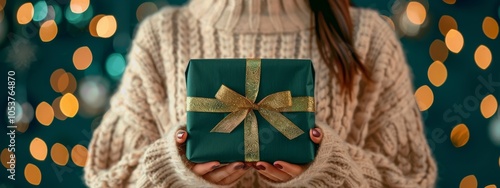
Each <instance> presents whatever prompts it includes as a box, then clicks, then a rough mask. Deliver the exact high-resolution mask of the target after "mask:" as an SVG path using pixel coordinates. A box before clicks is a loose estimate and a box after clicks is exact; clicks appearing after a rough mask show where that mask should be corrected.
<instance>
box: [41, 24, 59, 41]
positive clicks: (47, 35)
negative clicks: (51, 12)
mask: <svg viewBox="0 0 500 188" xmlns="http://www.w3.org/2000/svg"><path fill="white" fill-rule="evenodd" d="M56 36H57V23H56V22H55V21H54V20H48V21H46V22H44V23H43V24H42V26H41V27H40V39H41V40H42V41H43V42H50V41H52V40H54V38H56Z"/></svg>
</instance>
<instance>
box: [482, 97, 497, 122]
mask: <svg viewBox="0 0 500 188" xmlns="http://www.w3.org/2000/svg"><path fill="white" fill-rule="evenodd" d="M497 108H498V102H497V99H496V98H495V96H493V95H491V94H490V95H487V96H486V97H484V99H483V100H482V101H481V114H482V115H483V117H484V118H490V117H491V116H493V115H494V114H495V113H496V112H497Z"/></svg>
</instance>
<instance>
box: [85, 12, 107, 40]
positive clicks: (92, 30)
mask: <svg viewBox="0 0 500 188" xmlns="http://www.w3.org/2000/svg"><path fill="white" fill-rule="evenodd" d="M104 16H106V15H104V14H98V15H96V16H94V18H92V20H90V24H89V32H90V35H92V36H93V37H99V35H97V23H98V22H99V20H100V19H101V18H102V17H104Z"/></svg>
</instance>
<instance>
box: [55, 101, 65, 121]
mask: <svg viewBox="0 0 500 188" xmlns="http://www.w3.org/2000/svg"><path fill="white" fill-rule="evenodd" d="M61 98H62V97H57V98H56V99H54V101H53V102H52V108H53V109H54V116H55V117H56V118H57V119H58V120H61V121H63V120H66V116H65V115H64V114H63V113H62V111H61V108H60V107H61V105H60V104H61Z"/></svg>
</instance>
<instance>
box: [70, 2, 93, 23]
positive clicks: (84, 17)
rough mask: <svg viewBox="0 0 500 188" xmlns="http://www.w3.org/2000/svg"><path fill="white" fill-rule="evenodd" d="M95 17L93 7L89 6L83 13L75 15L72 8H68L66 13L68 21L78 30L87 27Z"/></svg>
mask: <svg viewBox="0 0 500 188" xmlns="http://www.w3.org/2000/svg"><path fill="white" fill-rule="evenodd" d="M93 15H94V10H93V8H92V5H89V6H88V8H87V10H86V11H85V12H82V13H74V12H73V11H71V7H70V6H68V7H67V8H66V12H65V16H66V20H68V22H69V23H71V24H73V25H74V26H76V27H78V28H83V27H86V26H87V24H88V23H89V21H90V19H91V18H92V16H93Z"/></svg>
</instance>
